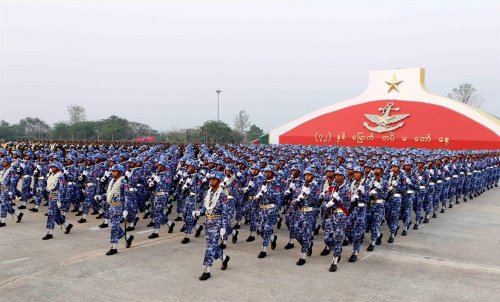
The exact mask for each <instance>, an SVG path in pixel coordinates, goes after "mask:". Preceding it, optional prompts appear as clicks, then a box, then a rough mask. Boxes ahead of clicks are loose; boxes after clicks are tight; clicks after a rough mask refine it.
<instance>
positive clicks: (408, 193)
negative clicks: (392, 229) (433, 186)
mask: <svg viewBox="0 0 500 302" xmlns="http://www.w3.org/2000/svg"><path fill="white" fill-rule="evenodd" d="M412 166H413V163H412V162H411V160H409V159H406V160H405V161H404V164H403V168H404V171H403V173H401V179H402V181H403V183H402V185H403V187H404V189H403V199H402V202H401V213H402V216H403V224H404V230H403V232H401V235H402V236H406V235H407V234H408V229H409V228H410V225H411V212H412V209H413V203H414V200H415V189H416V184H417V178H416V176H415V173H414V172H413V171H412ZM417 228H418V225H417Z"/></svg>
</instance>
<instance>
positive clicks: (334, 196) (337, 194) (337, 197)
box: [332, 192, 340, 200]
mask: <svg viewBox="0 0 500 302" xmlns="http://www.w3.org/2000/svg"><path fill="white" fill-rule="evenodd" d="M332 197H333V198H335V199H337V200H340V195H339V193H338V192H334V193H333V195H332Z"/></svg>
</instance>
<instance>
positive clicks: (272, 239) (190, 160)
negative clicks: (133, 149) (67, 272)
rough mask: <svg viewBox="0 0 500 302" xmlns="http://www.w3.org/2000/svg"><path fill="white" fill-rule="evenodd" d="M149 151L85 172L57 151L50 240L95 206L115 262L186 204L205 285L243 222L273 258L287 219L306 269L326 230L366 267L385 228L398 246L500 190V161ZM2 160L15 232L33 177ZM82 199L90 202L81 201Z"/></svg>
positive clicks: (41, 182) (48, 191)
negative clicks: (142, 229) (273, 159)
mask: <svg viewBox="0 0 500 302" xmlns="http://www.w3.org/2000/svg"><path fill="white" fill-rule="evenodd" d="M0 153H1V152H0ZM143 154H144V155H143V156H137V157H136V158H129V159H126V158H121V159H120V158H116V157H115V156H110V157H109V158H108V159H107V160H103V161H102V162H101V164H99V160H98V159H96V158H94V157H93V156H87V157H86V159H85V160H84V161H83V163H82V164H81V166H77V165H76V164H75V163H76V158H74V157H73V156H72V155H68V156H67V157H66V160H65V165H63V164H62V158H61V157H59V156H57V154H56V155H53V156H51V158H48V157H47V156H45V155H44V156H40V157H39V159H38V163H37V166H36V169H35V170H36V171H35V172H34V173H35V175H36V177H37V180H38V182H34V184H36V188H34V192H35V196H34V202H35V208H33V209H31V210H32V211H33V212H37V211H38V209H39V205H40V203H41V200H42V199H46V200H47V201H48V202H47V205H48V213H47V234H46V235H45V236H44V237H43V240H49V239H52V238H53V231H54V227H55V225H56V224H57V225H61V228H62V227H63V226H64V228H65V234H69V233H70V231H71V229H72V228H73V224H71V223H69V222H68V221H66V214H67V212H68V210H69V208H70V206H71V204H73V207H74V210H73V211H74V212H76V213H77V214H76V215H78V216H81V218H80V220H79V221H78V222H79V223H85V222H86V219H87V215H88V214H89V212H90V210H91V209H92V210H93V212H92V214H95V215H98V216H97V217H98V218H102V219H104V221H103V223H102V224H101V225H100V227H102V228H105V227H108V226H109V225H111V226H110V229H111V240H110V241H111V248H110V250H109V251H108V252H107V253H106V255H114V254H116V253H117V252H118V250H117V245H118V242H119V240H120V239H121V238H123V237H124V238H125V242H126V247H127V248H129V247H130V246H131V245H132V241H133V240H134V236H133V235H131V234H130V232H131V231H134V229H135V225H136V223H137V221H138V219H139V218H138V213H139V212H144V213H145V216H144V218H145V219H147V218H151V222H150V223H149V224H148V226H149V227H152V228H153V232H152V233H151V234H150V235H149V238H150V239H153V238H157V237H159V231H160V228H161V226H162V225H167V226H168V232H169V233H171V232H173V230H174V226H175V222H173V221H170V220H169V218H168V215H169V214H170V212H171V210H172V208H173V201H174V200H176V201H177V214H178V217H177V218H176V219H175V221H183V222H184V225H183V226H182V228H181V232H183V233H184V238H183V239H182V241H181V243H183V244H187V243H189V241H190V235H191V233H192V232H193V231H194V232H195V237H198V236H200V234H201V231H202V230H203V229H204V230H205V236H206V252H205V258H204V262H203V264H204V266H205V269H204V272H203V274H202V275H201V276H200V280H206V279H208V278H210V269H211V267H212V264H213V262H214V260H215V259H221V261H222V266H221V269H222V270H225V269H226V268H227V266H228V262H229V260H230V257H229V256H228V255H227V254H226V252H225V250H226V248H227V245H226V244H227V240H228V238H229V236H231V239H232V242H233V243H236V242H237V240H238V234H239V231H238V230H239V229H240V228H241V225H240V222H241V221H242V220H243V218H244V219H245V221H246V223H248V224H249V229H250V235H249V236H248V238H247V240H246V241H247V242H252V241H255V233H257V234H259V235H261V237H262V248H261V251H260V253H259V254H258V258H264V257H266V256H267V252H268V250H267V248H268V246H269V245H270V246H271V249H275V248H276V244H277V235H276V234H274V227H275V226H276V227H277V228H281V224H282V220H283V219H282V215H283V214H284V220H285V224H286V226H287V227H288V229H289V241H288V244H287V245H286V246H285V249H291V248H294V242H295V240H296V241H297V242H298V243H299V244H300V246H301V249H300V257H299V260H298V261H297V263H296V264H297V265H304V264H305V263H306V256H311V254H312V248H313V241H312V239H313V235H317V234H318V232H319V229H321V228H322V229H323V230H324V235H323V239H324V243H325V247H324V249H323V250H322V252H321V255H322V256H327V255H330V254H332V255H333V256H332V260H331V263H330V268H329V270H330V271H331V272H335V271H336V270H337V269H338V263H339V261H340V259H341V253H342V248H343V246H346V245H348V244H350V243H352V245H353V253H352V255H351V256H350V258H349V261H350V262H356V261H357V257H358V254H359V252H360V249H361V244H362V241H363V239H364V234H365V233H368V232H370V233H371V234H370V235H371V236H370V240H369V245H368V248H367V251H373V250H374V249H375V246H376V245H380V244H381V243H382V238H383V234H382V233H381V225H382V223H383V221H386V222H387V225H388V228H389V232H390V234H389V238H388V241H387V242H388V243H393V242H394V241H395V237H396V235H397V233H398V230H399V229H400V226H399V220H401V221H402V222H403V225H402V228H403V230H402V235H403V236H406V235H407V234H408V231H409V229H410V227H411V224H412V221H411V219H412V211H413V212H414V213H415V223H414V225H413V229H414V230H418V228H419V226H420V224H421V223H428V222H429V219H430V217H431V215H432V217H434V218H436V217H437V212H438V211H439V207H440V206H441V213H444V212H445V208H446V205H447V202H449V207H450V208H451V207H453V205H454V204H455V203H459V199H460V196H462V195H463V196H464V199H463V201H467V197H469V198H473V196H472V195H476V196H477V194H476V193H479V194H480V193H481V191H482V190H484V187H488V189H490V188H492V187H493V185H495V186H497V183H498V178H499V166H498V164H499V162H498V158H496V157H495V158H491V159H489V161H488V163H487V164H485V166H484V167H483V168H482V169H481V170H473V169H469V170H464V171H465V172H461V171H460V170H459V169H458V168H457V167H456V166H458V165H459V164H458V163H457V164H455V163H452V162H450V163H447V164H446V165H444V166H441V165H439V166H435V165H434V160H430V159H428V160H425V161H424V159H423V158H417V159H416V165H415V166H414V164H413V162H412V161H411V160H410V159H405V160H403V161H398V160H393V161H391V162H389V163H387V162H384V161H382V160H380V161H377V160H374V161H373V162H372V163H371V164H359V165H358V164H356V165H353V164H352V163H351V162H349V163H344V162H343V157H342V156H339V158H338V163H335V162H331V161H330V162H328V159H327V162H326V163H325V166H324V167H322V166H321V165H317V164H315V163H312V161H311V162H310V163H308V162H307V161H294V162H292V163H291V164H290V165H288V164H287V163H285V162H284V161H282V160H280V161H279V162H278V163H275V164H267V163H266V161H265V160H261V161H260V162H258V161H256V160H254V163H253V164H251V165H250V164H249V163H247V162H246V161H245V160H240V161H238V160H231V158H230V157H226V158H224V160H222V161H217V162H216V160H214V159H210V158H208V157H207V158H203V156H199V160H196V159H195V156H194V153H192V152H189V150H187V151H186V152H185V154H184V157H181V158H179V160H178V161H177V160H175V156H173V154H176V152H173V151H172V150H170V151H169V152H162V151H159V152H156V154H154V153H153V154H152V153H148V152H144V153H143ZM154 155H156V156H157V157H155V158H153V156H154ZM0 156H2V159H1V163H2V166H3V169H2V170H1V171H0V198H1V205H2V212H1V222H0V227H1V226H5V218H6V216H7V213H8V214H13V215H16V217H17V222H21V219H22V217H23V213H22V212H20V211H19V210H14V208H13V207H12V202H13V201H14V200H15V196H16V191H17V184H18V181H19V178H20V177H25V175H23V174H22V173H19V170H18V169H17V166H16V165H15V164H14V163H13V159H12V158H11V157H10V156H8V155H5V154H3V155H2V154H0ZM179 157H180V156H179ZM227 159H229V160H227ZM226 160H227V161H226ZM359 162H361V160H360V161H359ZM200 163H201V165H200ZM303 166H305V169H304V168H303ZM461 166H463V165H462V164H461ZM466 166H467V164H465V167H466ZM78 167H81V168H78ZM249 167H250V169H248V168H249ZM469 167H470V164H469ZM401 168H402V169H401ZM75 169H80V170H81V171H80V173H77V174H75V173H73V171H72V170H75ZM478 169H479V168H478ZM21 170H23V169H21ZM37 171H38V172H37ZM20 174H21V175H20ZM462 176H463V177H462ZM483 178H484V179H488V181H487V182H484V181H483V180H482V179H483ZM462 180H463V182H462ZM478 183H479V184H483V185H482V186H479V187H480V188H479V189H478V188H477V187H474V184H478ZM23 186H24V185H23ZM78 188H82V190H79V189H78ZM80 192H81V194H83V196H81V198H80V200H83V202H82V203H81V204H80V203H78V202H74V200H75V199H78V198H76V197H75V196H76V195H77V194H80ZM68 196H69V197H68ZM22 202H23V204H22V205H21V207H19V208H21V209H22V207H23V208H25V205H26V201H25V200H23V198H22ZM200 202H201V206H200V207H199V206H198V203H200ZM200 216H204V217H205V222H204V225H203V224H202V223H199V221H198V220H199V218H200ZM233 218H234V220H235V224H234V226H233V225H232V223H231V221H232V219H233ZM127 223H128V227H127ZM122 224H124V227H123V228H122Z"/></svg>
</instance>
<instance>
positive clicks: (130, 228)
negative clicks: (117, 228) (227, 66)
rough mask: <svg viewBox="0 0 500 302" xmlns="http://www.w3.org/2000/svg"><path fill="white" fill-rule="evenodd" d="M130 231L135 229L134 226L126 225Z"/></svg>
mask: <svg viewBox="0 0 500 302" xmlns="http://www.w3.org/2000/svg"><path fill="white" fill-rule="evenodd" d="M132 231H135V227H133V226H128V227H127V232H132Z"/></svg>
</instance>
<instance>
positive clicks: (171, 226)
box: [168, 222, 175, 234]
mask: <svg viewBox="0 0 500 302" xmlns="http://www.w3.org/2000/svg"><path fill="white" fill-rule="evenodd" d="M174 227H175V223H173V222H172V224H171V225H170V226H169V227H168V233H169V234H170V233H172V232H173V231H174Z"/></svg>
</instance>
